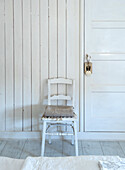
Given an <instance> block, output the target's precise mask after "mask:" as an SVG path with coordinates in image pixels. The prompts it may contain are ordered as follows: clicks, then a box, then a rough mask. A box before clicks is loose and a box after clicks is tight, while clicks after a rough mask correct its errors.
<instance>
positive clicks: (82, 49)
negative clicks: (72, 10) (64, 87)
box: [79, 0, 85, 132]
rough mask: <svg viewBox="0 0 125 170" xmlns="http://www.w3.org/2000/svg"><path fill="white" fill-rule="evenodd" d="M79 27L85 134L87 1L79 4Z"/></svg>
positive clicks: (81, 98) (81, 126)
mask: <svg viewBox="0 0 125 170" xmlns="http://www.w3.org/2000/svg"><path fill="white" fill-rule="evenodd" d="M79 10H80V11H79V14H80V15H79V20H80V22H79V24H80V25H79V26H80V34H79V40H80V48H79V57H80V67H79V69H80V70H79V73H80V82H79V84H80V86H79V87H80V89H79V91H80V93H79V97H80V103H79V108H80V114H79V117H80V119H79V123H80V127H79V129H80V132H85V75H84V61H85V0H80V2H79Z"/></svg>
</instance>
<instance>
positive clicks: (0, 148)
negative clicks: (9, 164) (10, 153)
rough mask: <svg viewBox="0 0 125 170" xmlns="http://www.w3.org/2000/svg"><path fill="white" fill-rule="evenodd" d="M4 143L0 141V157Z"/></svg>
mask: <svg viewBox="0 0 125 170" xmlns="http://www.w3.org/2000/svg"><path fill="white" fill-rule="evenodd" d="M6 143H7V142H6V141H5V140H0V155H1V152H2V150H3V149H4V147H5V145H6Z"/></svg>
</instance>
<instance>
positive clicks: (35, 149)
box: [20, 140, 41, 159]
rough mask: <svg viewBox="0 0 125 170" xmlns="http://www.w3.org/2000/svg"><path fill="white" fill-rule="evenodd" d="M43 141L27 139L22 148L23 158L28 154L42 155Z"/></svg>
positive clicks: (33, 155)
mask: <svg viewBox="0 0 125 170" xmlns="http://www.w3.org/2000/svg"><path fill="white" fill-rule="evenodd" d="M40 148H41V141H40V140H27V141H26V143H25V145H24V148H23V150H22V153H21V156H20V158H21V159H25V158H26V157H28V156H32V157H35V156H40Z"/></svg>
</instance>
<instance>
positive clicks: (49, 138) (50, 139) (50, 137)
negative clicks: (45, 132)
mask: <svg viewBox="0 0 125 170" xmlns="http://www.w3.org/2000/svg"><path fill="white" fill-rule="evenodd" d="M51 143H52V141H51V136H49V144H51Z"/></svg>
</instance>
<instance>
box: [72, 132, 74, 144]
mask: <svg viewBox="0 0 125 170" xmlns="http://www.w3.org/2000/svg"><path fill="white" fill-rule="evenodd" d="M72 145H74V132H73V135H72Z"/></svg>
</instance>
